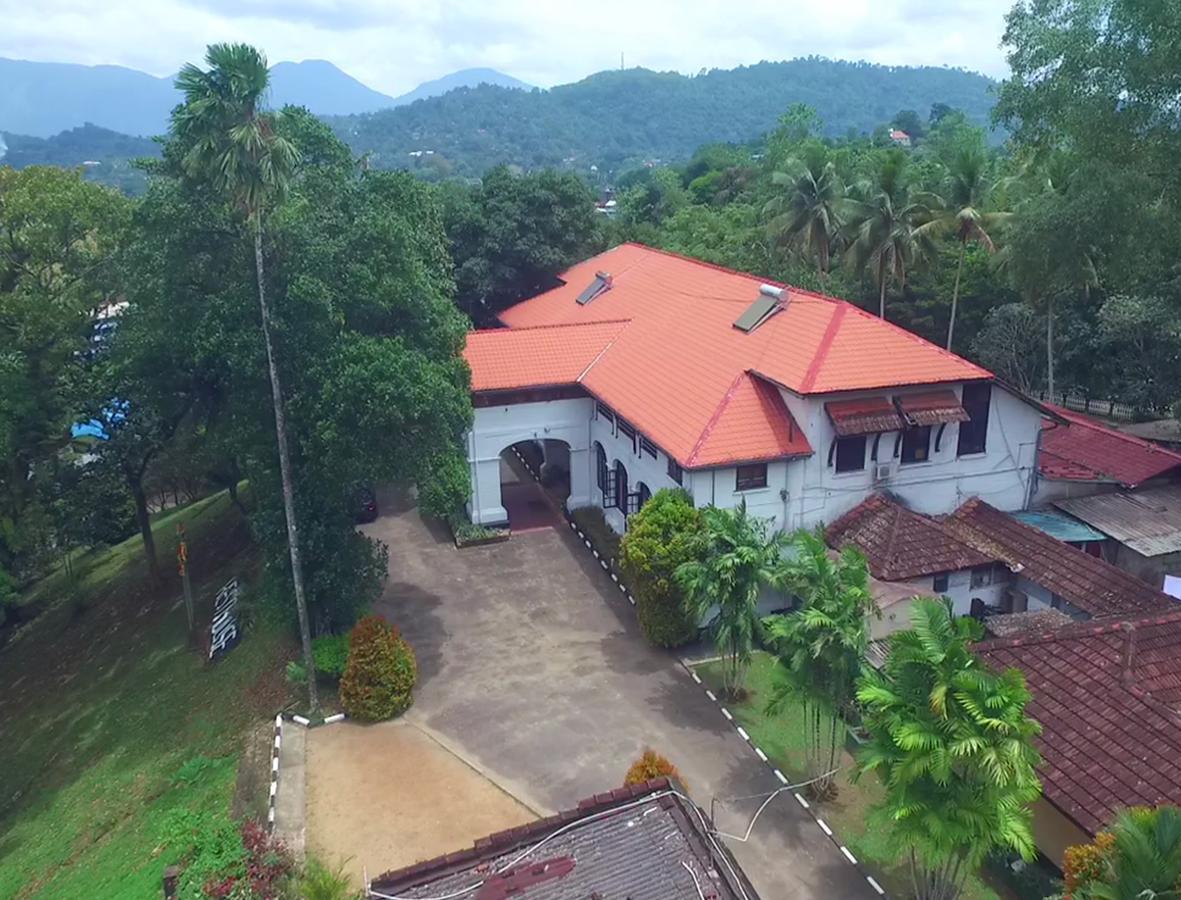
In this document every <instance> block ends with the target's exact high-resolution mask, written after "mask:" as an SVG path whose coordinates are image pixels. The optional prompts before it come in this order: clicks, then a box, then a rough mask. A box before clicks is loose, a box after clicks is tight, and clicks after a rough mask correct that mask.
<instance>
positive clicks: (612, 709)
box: [364, 497, 877, 900]
mask: <svg viewBox="0 0 1181 900" xmlns="http://www.w3.org/2000/svg"><path fill="white" fill-rule="evenodd" d="M382 499H383V503H382V509H383V515H382V517H381V518H379V519H378V520H377V521H376V522H374V523H373V524H371V525H368V526H366V527H365V528H364V530H365V532H366V533H368V534H370V535H372V536H374V537H377V538H380V539H381V540H382V541H384V542H385V543H386V544H387V545H388V547H389V553H390V562H389V565H390V579H389V582H388V584H387V586H386V590H385V593H384V595H383V597H382V599H381V600H380V601H379V604H378V611H379V612H380V613H382V614H383V615H384V616H385V617H386V618H387V619H388V620H389V621H390V622H393V623H395V624H397V625H399V626H400V627H401V628H402V630H403V633H404V634H405V635H406V637H407V639H408V640H409V641H410V643H411V644H412V645H413V647H414V649H415V652H416V653H417V655H418V666H419V680H418V688H417V690H416V700H415V705H414V706H413V707H412V709H411V710H410V712H409V713H408V714H407V715H408V717H409V719H410V720H411V721H412V722H414V723H415V724H417V725H419V726H420V727H422V728H423V729H424V730H426V731H427V732H428V733H430V734H432V735H433V736H435V737H436V738H437V739H438V740H439V741H440V742H442V743H444V744H445V745H446V746H448V747H449V748H450V749H452V750H453V751H454V752H456V753H457V754H459V755H460V756H462V757H463V758H464V759H466V760H468V761H469V762H470V763H471V764H472V765H473V766H475V767H477V768H478V769H480V770H481V771H482V772H484V773H486V774H487V775H488V776H489V777H490V778H492V779H494V780H495V781H496V782H497V783H498V784H499V785H501V786H502V787H503V788H504V789H505V790H506V791H508V792H509V793H510V794H512V795H513V796H515V797H516V798H518V799H519V800H520V801H521V802H523V803H524V804H525V805H527V806H530V807H532V808H534V809H538V810H543V811H546V812H555V811H558V810H561V809H568V808H571V807H573V806H575V805H576V804H577V803H578V801H579V800H582V799H584V798H586V797H590V796H592V795H593V794H595V793H599V792H602V791H604V790H607V789H610V788H612V787H615V786H618V785H619V784H620V783H621V782H622V781H623V777H624V773H625V772H626V771H627V768H628V766H629V765H630V763H631V762H632V760H634V759H635V757H637V756H638V755H639V754H640V752H641V751H642V750H643V749H644V748H645V747H652V748H653V749H655V750H657V751H658V752H660V753H663V754H664V755H666V756H668V757H669V758H670V759H671V760H672V761H673V762H674V763H675V764H676V765H677V767H678V768H679V769H680V771H681V773H682V775H683V777H684V780H685V781H686V782H687V784H688V787H689V791H690V793H691V794H692V795H693V798H694V800H696V802H697V803H698V804H699V805H701V806H703V807H704V808H705V809H706V810H707V811H708V810H709V808H710V802H711V800H712V799H713V798H715V797H716V798H734V797H750V796H752V795H759V794H762V795H766V794H768V793H770V792H771V791H773V790H775V789H776V788H777V787H779V783H778V781H777V780H776V779H775V776H774V775H773V774H772V772H771V771H770V770H769V769H768V768H767V767H766V766H765V765H763V764H762V763H760V762H759V760H758V759H757V757H756V756H755V755H754V753H753V751H752V750H751V749H750V747H749V746H748V745H747V744H745V743H744V742H743V741H742V739H741V738H739V736H738V735H737V734H736V733H735V731H734V729H733V728H732V727H731V726H730V725H729V724H728V723H727V722H726V721H725V720H724V719H723V717H722V715H721V712H720V711H719V709H718V707H717V706H715V705H714V704H712V703H710V702H709V700H708V699H707V698H706V696H705V694H704V692H703V691H702V689H701V688H700V687H698V686H697V685H695V684H694V683H693V682H692V681H691V680H690V679H689V677H688V676H687V675H686V674H685V672H684V671H683V670H682V669H681V668H680V666H679V664H678V663H677V661H676V658H675V657H674V656H673V655H671V654H667V653H664V652H661V651H658V650H654V649H653V648H651V647H649V646H648V645H647V643H646V642H645V641H644V640H643V638H642V637H641V635H640V634H639V631H638V629H637V628H636V625H635V616H634V612H633V610H632V608H631V606H630V605H629V604H628V602H627V599H626V598H625V597H624V596H623V595H622V594H621V593H620V592H619V591H618V589H617V588H616V587H615V585H614V583H613V582H612V581H611V580H610V578H609V577H607V575H605V574H604V573H603V571H602V570H601V569H600V568H599V566H598V564H597V563H596V562H595V561H594V560H593V558H592V557H591V556H590V553H589V552H588V551H585V549H584V548H583V547H582V545H581V544H580V543H578V542H577V539H576V538H575V537H574V536H573V534H572V533H571V532H570V529H568V528H566V527H565V526H562V527H559V528H552V529H543V530H537V531H532V532H529V533H526V534H518V535H514V536H513V538H512V539H511V540H510V541H508V542H507V543H502V544H495V545H491V546H487V547H479V548H469V549H465V550H456V549H455V547H454V545H453V544H452V543H451V541H450V536H449V534H447V533H446V532H445V531H444V529H442V528H441V527H437V526H434V525H431V526H428V525H427V524H425V523H424V521H423V520H422V519H421V518H420V517H419V516H418V514H417V513H416V512H415V511H414V510H413V509H412V508H410V507H409V506H407V505H406V504H405V502H403V503H401V504H399V503H398V502H397V501H396V500H395V499H394V498H391V497H383V498H382ZM760 802H761V800H760V799H755V800H751V801H747V802H745V803H741V804H726V805H725V806H719V811H718V814H717V822H716V824H717V827H718V828H719V829H721V830H724V831H728V832H731V833H737V834H741V833H743V832H744V831H745V830H746V825H747V822H748V821H749V817H750V815H751V814H753V812H754V810H755V809H756V808H757V806H758V804H759V803H760ZM728 843H729V844H730V847H731V849H732V850H733V852H734V854H735V856H736V857H737V858H738V860H739V862H740V863H741V865H742V866H743V868H744V869H745V871H746V873H747V876H748V877H749V878H750V880H751V882H752V883H753V884H754V886H755V887H756V889H757V890H758V891H759V893H760V895H761V897H762V900H779V898H817V897H825V898H828V897H832V898H846V897H854V898H861V897H865V898H876V896H877V895H876V894H875V893H874V892H873V891H872V890H871V889H870V887H869V886H868V884H867V883H866V881H865V879H864V878H863V877H862V876H861V875H860V873H859V872H858V871H857V869H856V868H855V867H854V866H852V865H851V864H849V863H848V862H847V861H846V860H845V859H844V858H843V857H842V856H841V854H840V852H839V851H838V850H837V848H836V847H834V846H833V844H832V843H831V842H830V841H829V840H828V839H827V838H825V837H824V835H823V834H822V833H821V831H820V829H819V828H818V827H817V825H816V823H815V822H814V820H813V819H812V818H811V817H810V816H809V815H808V814H807V813H806V812H805V811H804V810H802V809H801V808H800V807H799V805H798V804H797V803H796V802H795V800H794V799H792V797H791V795H790V794H789V793H784V794H781V795H780V796H779V797H777V798H776V799H775V800H774V801H773V802H772V803H771V804H770V806H768V808H767V810H766V811H765V812H764V813H763V814H762V816H761V817H760V818H759V820H758V824H757V825H756V826H755V828H754V831H753V833H752V835H751V838H750V840H749V842H747V843H738V842H735V841H729V842H728Z"/></svg>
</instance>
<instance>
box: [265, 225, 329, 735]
mask: <svg viewBox="0 0 1181 900" xmlns="http://www.w3.org/2000/svg"><path fill="white" fill-rule="evenodd" d="M254 269H255V274H256V275H257V276H258V306H259V310H260V312H261V314H262V336H263V341H264V342H265V343H266V347H267V370H268V372H269V373H270V376H271V400H272V402H273V404H274V407H275V437H276V438H277V439H278V443H279V477H280V479H281V480H282V482H283V512H284V514H285V516H286V519H287V549H288V551H289V552H290V554H291V581H292V584H293V585H294V587H295V609H296V612H297V613H298V615H299V637H300V641H301V642H302V643H303V664H304V668H305V670H306V671H307V674H308V706H309V710H310V712H311V713H312V715H316V714H318V713H319V711H320V698H319V697H318V696H317V694H316V661H315V659H313V657H312V633H311V629H310V628H309V627H308V607H307V600H306V598H305V596H304V590H303V566H302V565H301V564H300V560H299V530H298V528H297V527H296V522H295V489H294V487H293V486H292V483H291V454H290V453H289V452H288V449H287V415H286V413H285V412H284V411H283V389H282V387H281V385H280V384H279V369H278V367H277V366H276V365H275V352H274V349H273V348H272V346H271V315H270V310H269V308H268V307H267V294H266V284H265V279H264V277H263V259H262V219H261V218H256V219H255V222H254Z"/></svg>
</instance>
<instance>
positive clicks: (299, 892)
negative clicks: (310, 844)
mask: <svg viewBox="0 0 1181 900" xmlns="http://www.w3.org/2000/svg"><path fill="white" fill-rule="evenodd" d="M295 889H296V896H297V897H299V898H300V900H353V898H355V897H360V896H361V894H360V893H359V892H358V891H355V890H354V889H353V886H352V884H351V883H350V882H349V876H348V875H347V874H346V873H345V871H344V866H343V865H339V866H337V867H336V868H335V869H333V868H331V867H329V866H328V865H327V864H325V863H322V862H320V860H318V859H316V858H315V857H314V856H311V857H308V861H307V865H305V866H304V869H303V872H302V873H300V876H299V879H298V880H297V881H296V883H295Z"/></svg>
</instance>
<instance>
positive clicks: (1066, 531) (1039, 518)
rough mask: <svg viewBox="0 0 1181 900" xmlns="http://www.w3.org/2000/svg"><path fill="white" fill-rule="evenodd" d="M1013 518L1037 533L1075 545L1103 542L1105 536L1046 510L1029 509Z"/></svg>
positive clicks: (1075, 520) (1060, 514)
mask: <svg viewBox="0 0 1181 900" xmlns="http://www.w3.org/2000/svg"><path fill="white" fill-rule="evenodd" d="M1012 515H1013V518H1014V519H1016V520H1017V521H1018V522H1024V523H1025V524H1026V525H1032V526H1033V527H1034V528H1036V529H1037V530H1038V531H1044V532H1045V533H1046V534H1048V535H1049V536H1050V537H1052V538H1058V540H1060V541H1066V543H1068V544H1077V543H1080V542H1082V541H1104V540H1107V535H1105V534H1104V533H1103V532H1102V531H1096V530H1095V529H1094V528H1092V527H1091V526H1090V525H1088V524H1087V523H1086V522H1080V521H1079V520H1078V519H1075V518H1071V517H1070V516H1067V515H1063V514H1062V513H1056V512H1053V511H1052V510H1048V509H1031V510H1029V511H1027V512H1015V513H1013V514H1012Z"/></svg>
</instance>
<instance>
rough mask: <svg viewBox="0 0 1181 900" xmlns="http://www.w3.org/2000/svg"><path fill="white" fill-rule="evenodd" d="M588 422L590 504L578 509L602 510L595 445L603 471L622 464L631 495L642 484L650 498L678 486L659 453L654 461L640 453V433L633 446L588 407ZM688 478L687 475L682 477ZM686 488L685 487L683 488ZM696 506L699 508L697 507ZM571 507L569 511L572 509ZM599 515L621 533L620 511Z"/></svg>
mask: <svg viewBox="0 0 1181 900" xmlns="http://www.w3.org/2000/svg"><path fill="white" fill-rule="evenodd" d="M590 415H591V419H590V422H589V433H590V438H589V442H588V446H589V447H590V452H589V453H588V454H587V457H588V465H589V466H590V469H589V477H590V485H591V491H590V502H589V503H585V504H579V505H580V506H587V505H593V506H602V505H603V492H602V491H601V490H599V484H598V473H597V472H596V471H595V453H594V445H595V442H596V441H597V442H599V443H600V444H602V445H603V450H604V451H605V452H606V455H607V468H608V469H614V467H615V464H616V462H621V463H623V467H624V469H626V470H627V489H628V491H629V492H631V493H635V492H636V491H637V490H639V485H640V483H641V482H643V483H644V484H645V485H647V486H648V490H650V491H651V492H652V493H653V494H655V493H656V492H657V491H659V490H660V489H661V488H675V487H681V486H682V485H679V484H677V483H676V482H675V481H673V479H672V478H670V477H669V474H668V457H667V456H666V455H665V454H664V452H663V451H661V450H659V449H657V451H656V458H655V459H653V458H652V455H651V454H649V453H646V452H644V450H643V449H642V448H641V447H640V436H641V435H642V434H643V432H641V431H638V429H637V436H636V440H635V445H634V446H633V443H632V439H631V438H629V437H628V436H627V435H626V434H623V433H622V432H620V431H619V426H618V424H617V423H616V422H615V421H613V419H607V418H606V417H604V416H601V415H599V414H598V413H597V412H596V411H595V407H594V406H593V405H592V406H591V407H590ZM685 474H686V475H688V474H689V473H687V472H686V473H685ZM685 480H686V481H688V479H687V478H686V479H685ZM686 486H687V485H686ZM698 505H700V504H698ZM573 508H574V507H573V505H571V509H573ZM603 515H604V517H605V518H606V519H607V524H608V525H610V526H611V527H612V528H613V529H614V530H615V531H617V532H619V533H620V534H622V533H623V531H624V515H623V511H622V510H619V509H614V508H612V509H604V510H603Z"/></svg>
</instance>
